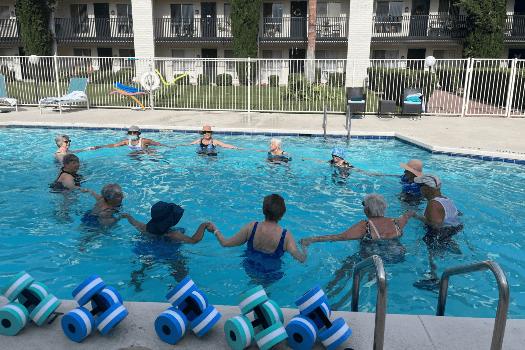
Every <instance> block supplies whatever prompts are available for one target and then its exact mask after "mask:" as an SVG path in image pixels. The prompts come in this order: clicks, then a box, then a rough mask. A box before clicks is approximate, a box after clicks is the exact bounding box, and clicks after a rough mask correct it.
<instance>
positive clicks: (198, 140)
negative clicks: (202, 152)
mask: <svg viewBox="0 0 525 350" xmlns="http://www.w3.org/2000/svg"><path fill="white" fill-rule="evenodd" d="M200 142H201V139H197V140H195V141H193V142H192V143H190V145H196V144H198V143H200Z"/></svg>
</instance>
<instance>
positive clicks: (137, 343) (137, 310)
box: [0, 301, 525, 350]
mask: <svg viewBox="0 0 525 350" xmlns="http://www.w3.org/2000/svg"><path fill="white" fill-rule="evenodd" d="M75 305H76V303H74V302H72V301H65V302H63V303H62V305H61V306H60V308H59V311H61V312H67V311H68V310H70V309H72V308H73V307H74V306H75ZM125 305H126V306H127V308H128V310H129V316H128V317H127V318H126V319H125V320H124V321H123V322H122V323H121V324H120V325H118V326H117V328H115V329H114V330H113V331H111V332H110V333H109V334H108V335H106V336H102V335H100V334H99V333H98V332H97V333H93V334H91V335H90V336H89V337H88V338H87V339H86V340H84V342H83V343H82V344H77V343H74V342H72V341H70V340H69V339H67V338H66V337H65V336H64V334H63V333H62V328H61V327H60V318H57V319H56V320H55V321H54V322H53V323H52V324H51V325H45V326H43V327H40V328H38V327H36V326H35V325H34V324H31V325H28V326H26V328H25V329H24V330H22V332H20V333H19V334H18V335H17V336H15V337H5V336H0V348H1V349H9V350H19V349H20V350H22V349H24V350H25V349H39V350H61V349H68V350H69V349H86V350H91V349H92V350H102V349H103V350H106V349H108V350H109V349H119V350H128V349H129V350H150V349H151V350H156V349H159V350H161V349H173V348H176V349H184V350H186V349H188V350H189V349H209V350H218V349H229V347H228V346H227V345H226V341H225V338H224V333H223V326H224V322H225V321H226V320H227V319H228V318H230V317H233V316H236V315H238V313H239V309H238V308H237V307H226V306H218V307H217V308H218V309H219V311H220V312H221V313H222V318H221V320H220V321H219V323H218V324H217V325H216V326H215V327H214V328H213V330H212V331H211V332H210V333H208V334H207V335H206V336H204V337H203V338H202V339H199V338H197V337H196V336H195V335H193V334H187V335H186V337H185V338H184V339H183V340H182V341H181V342H180V343H178V344H177V345H176V346H175V347H174V346H172V345H168V344H166V343H163V342H162V341H161V340H160V339H159V338H158V337H157V335H156V333H155V331H154V328H153V323H154V320H155V318H156V317H157V315H158V314H160V313H161V312H162V311H164V310H165V309H166V308H167V307H168V306H169V305H168V304H162V303H137V302H132V303H125ZM284 314H285V323H287V322H288V321H289V320H290V319H291V318H292V317H293V316H294V315H296V314H297V310H293V309H284ZM335 317H344V318H345V320H346V321H347V323H348V324H349V325H350V327H351V328H352V331H353V334H352V336H351V337H350V339H349V340H348V341H347V342H346V343H345V344H344V346H341V347H340V349H343V348H352V349H355V350H364V349H366V350H368V349H372V345H373V338H374V314H372V313H350V312H336V313H334V314H333V315H332V320H333V319H334V318H335ZM493 324H494V322H493V320H491V319H481V318H478V319H476V318H465V317H461V318H456V317H434V316H412V315H387V319H386V331H385V342H384V348H385V349H392V350H398V349H399V350H408V349H414V350H416V349H417V350H423V349H425V350H426V349H431V350H441V349H443V350H445V349H447V350H454V349H458V350H459V349H462V350H465V349H480V350H481V349H489V348H490V341H491V337H492V328H493ZM524 329H525V320H508V321H507V327H506V333H505V338H504V343H503V349H505V350H522V349H523V344H525V332H523V330H524ZM278 348H279V349H287V348H288V347H287V346H285V345H284V344H283V345H281V346H279V347H278ZM251 349H256V347H253V346H252V347H251ZM315 349H322V347H321V346H319V345H318V346H317V347H316V348H315Z"/></svg>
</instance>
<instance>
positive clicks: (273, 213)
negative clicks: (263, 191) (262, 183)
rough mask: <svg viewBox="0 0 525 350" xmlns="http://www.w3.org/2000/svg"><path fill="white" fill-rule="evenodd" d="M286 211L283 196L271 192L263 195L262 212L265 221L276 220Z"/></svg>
mask: <svg viewBox="0 0 525 350" xmlns="http://www.w3.org/2000/svg"><path fill="white" fill-rule="evenodd" d="M284 213H286V205H285V204H284V198H283V197H281V196H279V195H278V194H271V195H269V196H266V197H264V201H263V214H264V218H265V219H266V221H274V222H278V221H279V220H281V219H282V217H283V216H284Z"/></svg>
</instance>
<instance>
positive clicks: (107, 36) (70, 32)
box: [55, 17, 133, 43]
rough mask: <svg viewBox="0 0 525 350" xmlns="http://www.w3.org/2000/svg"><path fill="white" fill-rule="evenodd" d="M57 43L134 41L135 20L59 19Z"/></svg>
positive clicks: (56, 28) (56, 22) (56, 29)
mask: <svg viewBox="0 0 525 350" xmlns="http://www.w3.org/2000/svg"><path fill="white" fill-rule="evenodd" d="M55 35H56V39H57V42H59V43H65V42H95V43H96V42H113V43H128V42H132V41H133V20H132V19H131V18H128V17H119V18H57V19H55Z"/></svg>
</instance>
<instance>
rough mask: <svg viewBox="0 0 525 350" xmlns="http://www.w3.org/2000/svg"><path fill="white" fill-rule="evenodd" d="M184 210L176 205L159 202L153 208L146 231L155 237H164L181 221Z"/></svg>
mask: <svg viewBox="0 0 525 350" xmlns="http://www.w3.org/2000/svg"><path fill="white" fill-rule="evenodd" d="M183 214H184V209H183V208H182V207H181V206H179V205H177V204H175V203H166V202H162V201H160V202H157V203H155V204H153V206H152V207H151V220H150V221H149V222H148V223H147V224H146V230H147V231H148V232H149V233H152V234H154V235H163V234H165V233H166V232H168V231H169V229H170V228H171V227H173V226H175V225H177V223H178V222H179V221H180V219H181V218H182V215H183Z"/></svg>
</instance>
